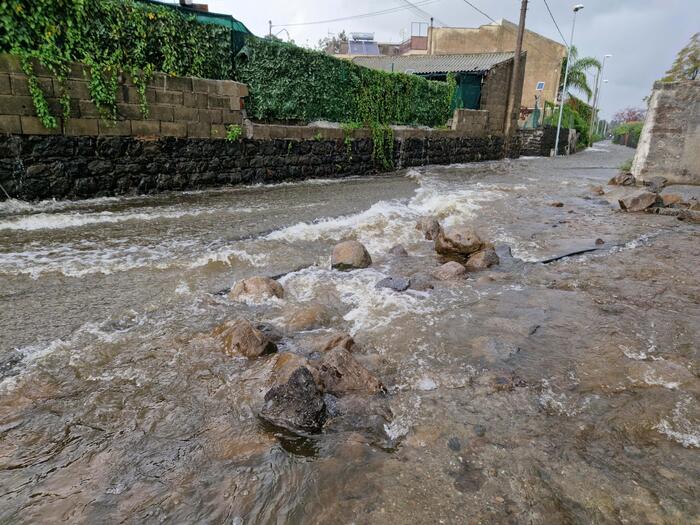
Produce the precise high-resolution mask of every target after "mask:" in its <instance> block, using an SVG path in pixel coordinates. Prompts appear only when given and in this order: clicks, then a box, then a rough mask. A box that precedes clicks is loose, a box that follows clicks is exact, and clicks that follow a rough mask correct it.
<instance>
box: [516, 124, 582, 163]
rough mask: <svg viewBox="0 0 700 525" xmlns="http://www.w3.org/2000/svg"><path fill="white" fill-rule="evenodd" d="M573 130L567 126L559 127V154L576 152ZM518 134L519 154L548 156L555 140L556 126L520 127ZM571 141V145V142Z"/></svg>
mask: <svg viewBox="0 0 700 525" xmlns="http://www.w3.org/2000/svg"><path fill="white" fill-rule="evenodd" d="M574 132H575V130H570V129H567V128H562V129H561V134H560V136H559V153H560V154H561V155H569V154H571V153H576V151H575V140H576V138H575V137H574V136H573V133H574ZM518 135H519V137H520V154H521V155H523V156H526V157H549V156H550V154H551V152H552V151H553V150H554V143H555V142H556V140H557V128H555V127H553V126H545V127H542V128H536V129H521V130H519V131H518ZM572 141H573V145H572V144H571V142H572ZM570 150H573V151H570Z"/></svg>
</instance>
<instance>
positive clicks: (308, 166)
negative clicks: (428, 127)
mask: <svg viewBox="0 0 700 525" xmlns="http://www.w3.org/2000/svg"><path fill="white" fill-rule="evenodd" d="M372 149H373V146H372V141H371V140H370V139H361V138H358V139H355V140H353V141H351V142H349V143H346V142H345V141H343V140H288V139H272V140H259V139H243V140H240V141H236V142H229V141H226V140H210V139H197V138H159V139H153V140H146V139H140V138H134V137H68V136H61V135H56V136H22V135H0V185H2V186H3V187H4V189H5V190H6V191H7V192H8V194H9V195H10V196H11V197H12V198H17V199H23V200H34V199H48V198H57V199H64V198H69V199H75V198H87V197H97V196H108V195H123V194H131V193H153V192H158V191H166V190H193V189H201V188H208V187H214V186H222V185H228V184H252V183H258V182H263V183H274V182H281V181H287V180H302V179H307V178H314V177H323V178H328V177H345V176H351V175H366V174H368V173H376V172H377V169H376V167H375V164H374V161H373V160H372ZM500 158H503V139H502V138H500V137H452V138H451V137H432V138H405V139H401V140H396V141H395V144H394V162H395V165H396V167H398V168H401V167H409V166H421V165H425V164H449V163H455V162H473V161H481V160H496V159H500ZM1 198H4V194H3V193H2V192H0V199H1Z"/></svg>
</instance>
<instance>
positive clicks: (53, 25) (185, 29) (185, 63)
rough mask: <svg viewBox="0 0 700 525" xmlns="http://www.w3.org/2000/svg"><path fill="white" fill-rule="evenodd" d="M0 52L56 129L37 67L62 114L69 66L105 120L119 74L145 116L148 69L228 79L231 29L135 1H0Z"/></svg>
mask: <svg viewBox="0 0 700 525" xmlns="http://www.w3.org/2000/svg"><path fill="white" fill-rule="evenodd" d="M0 51H6V52H9V53H12V54H15V55H17V56H19V57H20V60H21V63H22V68H23V69H24V72H25V73H26V74H27V76H28V77H29V87H30V92H31V95H32V98H33V100H34V105H35V106H36V109H37V115H38V116H39V118H40V119H41V120H42V122H43V124H44V125H45V126H46V127H49V128H53V127H56V119H55V115H51V114H50V112H49V109H48V104H47V101H46V97H45V96H44V93H43V92H42V91H41V89H40V87H39V85H38V82H37V80H36V74H35V67H34V64H37V63H38V64H40V65H41V66H43V67H45V68H47V69H49V70H50V71H51V72H52V73H53V75H54V76H55V77H57V78H58V80H59V85H60V90H59V91H60V93H59V96H60V98H61V102H62V105H63V108H64V114H65V115H66V116H67V114H68V95H67V89H66V82H65V81H66V78H67V75H68V73H69V72H70V63H71V62H82V63H84V64H86V65H87V66H88V68H87V71H88V73H87V75H88V77H89V78H88V81H89V89H90V95H91V98H92V100H93V102H94V103H95V105H96V106H97V107H98V109H100V111H101V112H102V114H103V115H104V116H105V117H106V118H111V119H115V118H116V92H117V86H118V82H119V75H121V74H122V73H125V74H127V75H129V76H130V77H131V79H132V81H133V83H134V85H135V86H136V87H137V89H138V91H139V94H140V100H141V111H142V112H143V114H144V116H147V114H148V106H147V104H146V97H145V93H146V91H145V90H146V84H147V82H148V81H149V80H150V78H151V76H152V75H153V72H154V71H163V72H165V73H168V74H171V75H178V76H196V77H203V78H215V79H230V78H232V76H233V61H232V57H231V30H230V29H229V28H227V27H223V26H220V25H212V24H202V23H199V22H198V21H197V20H196V18H195V17H194V16H191V15H188V14H184V13H182V12H180V11H177V10H174V9H171V8H169V7H166V6H159V5H154V4H149V3H141V2H137V1H135V0H31V1H27V0H3V2H0Z"/></svg>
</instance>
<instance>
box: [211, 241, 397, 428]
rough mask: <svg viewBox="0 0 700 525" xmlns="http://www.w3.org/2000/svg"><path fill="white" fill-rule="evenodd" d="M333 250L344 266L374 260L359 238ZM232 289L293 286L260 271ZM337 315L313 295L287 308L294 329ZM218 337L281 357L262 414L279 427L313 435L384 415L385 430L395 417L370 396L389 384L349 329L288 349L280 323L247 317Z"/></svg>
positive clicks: (269, 295) (238, 295)
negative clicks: (360, 355)
mask: <svg viewBox="0 0 700 525" xmlns="http://www.w3.org/2000/svg"><path fill="white" fill-rule="evenodd" d="M332 258H333V267H334V268H338V269H342V270H350V269H355V268H365V267H367V266H369V265H370V264H371V263H372V260H371V258H370V256H369V254H368V253H367V250H366V249H365V248H364V246H362V244H360V243H357V242H355V241H348V242H345V243H341V244H339V245H338V246H336V247H335V249H334V250H333V257H332ZM228 295H229V298H231V299H232V300H235V301H240V302H254V303H256V302H257V303H259V302H260V301H263V300H266V299H267V300H269V299H282V298H284V296H285V290H284V287H283V286H282V284H280V283H279V282H278V281H276V280H275V279H271V278H269V277H264V276H254V277H249V278H247V279H243V280H240V281H238V282H236V283H235V284H234V286H233V287H232V288H231V290H230V292H229V294H228ZM331 317H332V316H331V314H330V313H329V311H328V310H327V309H326V308H325V307H323V306H322V305H320V304H317V303H307V304H302V305H300V306H299V307H298V308H296V309H293V310H291V311H290V313H288V314H287V315H285V316H284V317H283V324H284V328H285V329H286V330H287V331H288V332H304V331H309V330H314V329H317V328H322V327H325V326H328V325H329V324H330V321H331ZM211 337H212V338H214V339H215V340H216V341H217V345H218V346H219V347H220V348H221V349H222V351H223V352H224V353H225V354H227V355H230V356H235V357H245V358H247V359H257V358H262V357H265V356H267V357H268V358H270V359H273V360H274V365H273V366H272V385H271V387H270V388H269V390H268V391H267V392H266V393H265V395H264V398H263V400H262V403H261V406H260V408H259V411H258V414H259V416H260V417H261V418H262V419H263V420H265V421H267V422H268V423H271V424H272V425H274V426H276V427H281V428H284V429H286V430H288V431H291V432H294V433H296V434H301V435H308V434H312V433H316V432H320V431H321V430H324V429H326V428H329V427H335V428H337V427H339V426H340V427H343V426H344V425H345V426H348V425H347V424H346V423H342V421H347V420H348V419H350V420H351V421H353V428H352V429H353V430H357V427H358V426H362V424H363V422H366V421H374V422H375V423H376V424H375V425H374V428H373V429H372V430H377V429H380V430H381V429H383V423H385V422H386V421H387V420H388V419H389V418H390V412H389V411H388V409H386V408H385V407H382V408H381V409H378V408H377V406H378V401H376V400H371V399H370V398H373V397H374V398H376V397H383V394H384V393H385V392H386V390H385V388H384V386H383V384H382V382H381V381H380V380H379V378H377V376H375V375H374V374H373V373H372V372H370V370H369V369H368V368H366V367H365V366H364V365H363V364H361V363H360V360H358V359H357V358H356V353H357V352H358V351H360V350H361V349H360V347H359V346H358V345H357V344H356V343H355V340H354V339H353V338H352V336H350V335H349V334H347V333H333V334H330V335H326V336H325V337H322V338H320V339H317V340H312V341H310V342H309V341H305V342H302V344H301V345H294V346H295V347H296V349H295V351H294V352H292V351H284V350H283V348H284V346H285V344H284V341H283V340H284V338H285V335H284V334H283V333H282V332H280V331H279V330H278V329H277V328H275V327H273V326H271V325H269V324H260V325H257V326H256V325H253V323H251V322H250V321H249V320H247V319H245V318H242V317H241V318H238V319H235V320H231V321H226V322H224V323H222V324H221V325H219V326H217V327H216V328H214V330H213V331H212V333H211ZM293 337H294V336H293V335H292V336H291V338H293ZM280 343H281V344H280ZM299 346H302V347H305V348H303V349H300V348H299ZM358 398H359V400H358ZM370 412H371V413H370ZM373 418H374V419H373ZM339 421H341V423H339Z"/></svg>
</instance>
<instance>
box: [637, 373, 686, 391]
mask: <svg viewBox="0 0 700 525" xmlns="http://www.w3.org/2000/svg"><path fill="white" fill-rule="evenodd" d="M642 380H643V381H644V382H645V383H646V384H647V385H650V386H662V387H664V388H667V389H669V390H678V387H680V386H681V384H680V383H678V382H676V381H666V380H665V379H664V378H662V377H659V376H657V375H656V371H655V370H647V371H646V372H644V375H643V376H642Z"/></svg>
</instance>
